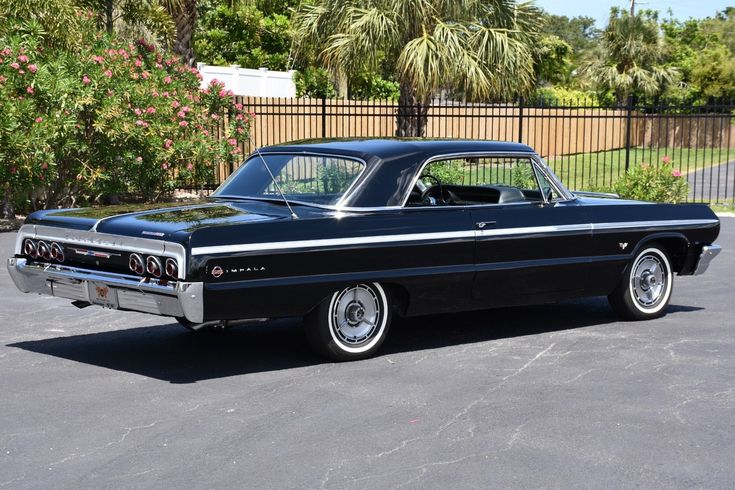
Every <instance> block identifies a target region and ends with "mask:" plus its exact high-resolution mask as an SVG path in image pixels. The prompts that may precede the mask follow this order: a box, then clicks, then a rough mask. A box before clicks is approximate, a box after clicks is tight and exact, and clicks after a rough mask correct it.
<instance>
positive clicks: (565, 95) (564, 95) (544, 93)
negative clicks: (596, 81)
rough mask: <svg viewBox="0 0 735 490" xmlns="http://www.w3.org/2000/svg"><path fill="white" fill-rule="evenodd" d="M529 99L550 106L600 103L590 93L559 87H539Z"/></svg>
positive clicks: (594, 104) (593, 104)
mask: <svg viewBox="0 0 735 490" xmlns="http://www.w3.org/2000/svg"><path fill="white" fill-rule="evenodd" d="M530 98H531V100H532V101H539V102H540V101H543V102H545V103H547V104H550V105H562V104H582V105H591V106H596V105H600V103H601V102H602V101H600V100H599V98H598V97H597V96H596V95H595V94H594V93H592V92H586V91H583V90H577V89H573V88H566V87H561V86H554V87H539V88H537V89H536V90H535V91H534V92H533V94H532V95H531V97H530Z"/></svg>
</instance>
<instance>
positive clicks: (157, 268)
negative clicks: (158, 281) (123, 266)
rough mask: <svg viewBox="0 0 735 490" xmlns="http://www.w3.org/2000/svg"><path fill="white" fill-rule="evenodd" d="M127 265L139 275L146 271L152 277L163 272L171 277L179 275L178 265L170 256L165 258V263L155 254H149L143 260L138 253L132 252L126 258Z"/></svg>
mask: <svg viewBox="0 0 735 490" xmlns="http://www.w3.org/2000/svg"><path fill="white" fill-rule="evenodd" d="M128 267H129V268H130V270H131V271H133V272H135V273H136V274H138V275H139V276H142V275H143V274H144V273H148V274H149V275H151V276H153V277H161V276H163V275H164V274H165V275H166V276H168V277H170V278H172V279H177V278H178V277H179V265H178V264H177V263H176V260H175V259H172V258H167V259H166V262H165V264H162V263H161V259H160V258H158V257H156V256H155V255H149V256H148V257H146V258H145V260H144V259H143V257H142V256H141V255H140V254H136V253H133V254H130V258H129V259H128Z"/></svg>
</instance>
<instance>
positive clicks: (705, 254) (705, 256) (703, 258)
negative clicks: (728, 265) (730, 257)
mask: <svg viewBox="0 0 735 490" xmlns="http://www.w3.org/2000/svg"><path fill="white" fill-rule="evenodd" d="M721 251H722V247H720V246H719V245H717V244H715V243H713V244H712V245H705V246H704V247H702V253H700V254H699V260H698V261H697V265H696V266H695V267H694V275H695V276H698V275H700V274H704V273H705V271H706V270H707V268H708V267H709V264H710V262H712V260H713V259H714V258H715V257H717V254H719V253H720V252H721Z"/></svg>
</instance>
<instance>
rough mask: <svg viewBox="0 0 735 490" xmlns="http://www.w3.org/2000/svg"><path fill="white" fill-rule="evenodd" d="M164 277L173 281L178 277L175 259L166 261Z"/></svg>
mask: <svg viewBox="0 0 735 490" xmlns="http://www.w3.org/2000/svg"><path fill="white" fill-rule="evenodd" d="M166 275H167V276H168V277H172V278H174V279H176V278H178V277H179V266H178V264H177V263H176V259H172V258H168V259H166Z"/></svg>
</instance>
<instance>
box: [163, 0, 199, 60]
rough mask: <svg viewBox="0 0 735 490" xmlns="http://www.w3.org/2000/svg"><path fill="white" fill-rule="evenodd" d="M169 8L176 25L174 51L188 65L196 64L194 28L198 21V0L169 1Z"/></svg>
mask: <svg viewBox="0 0 735 490" xmlns="http://www.w3.org/2000/svg"><path fill="white" fill-rule="evenodd" d="M167 9H168V11H169V13H170V14H171V18H172V19H173V20H174V24H175V26H176V37H175V39H174V44H173V51H174V53H176V54H178V55H179V56H181V59H182V60H183V61H184V63H186V64H187V65H190V66H194V64H195V63H196V58H195V56H194V28H195V27H196V22H197V0H176V1H175V2H169V3H167Z"/></svg>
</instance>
